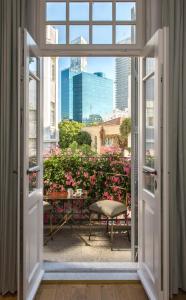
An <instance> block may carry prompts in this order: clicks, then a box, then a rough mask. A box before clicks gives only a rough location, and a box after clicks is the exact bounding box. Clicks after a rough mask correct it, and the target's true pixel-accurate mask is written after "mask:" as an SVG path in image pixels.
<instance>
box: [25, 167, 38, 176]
mask: <svg viewBox="0 0 186 300" xmlns="http://www.w3.org/2000/svg"><path fill="white" fill-rule="evenodd" d="M38 172H40V167H39V166H35V167H32V168H29V169H28V170H27V175H29V174H32V173H38Z"/></svg>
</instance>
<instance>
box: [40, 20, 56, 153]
mask: <svg viewBox="0 0 186 300" xmlns="http://www.w3.org/2000/svg"><path fill="white" fill-rule="evenodd" d="M46 34H47V40H48V43H49V42H51V43H53V42H54V41H57V39H58V34H57V31H56V30H55V29H54V28H53V27H52V26H47V33H46ZM43 82H44V88H43V93H44V94H43V96H44V97H43V110H44V114H43V118H44V134H43V151H44V153H47V152H48V151H50V149H52V148H53V147H55V146H56V145H57V143H58V58H56V57H45V58H44V81H43Z"/></svg>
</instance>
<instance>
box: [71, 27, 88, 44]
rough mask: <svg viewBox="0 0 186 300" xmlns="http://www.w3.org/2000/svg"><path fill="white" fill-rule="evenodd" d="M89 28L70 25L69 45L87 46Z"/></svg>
mask: <svg viewBox="0 0 186 300" xmlns="http://www.w3.org/2000/svg"><path fill="white" fill-rule="evenodd" d="M88 43H89V26H88V25H71V26H70V44H88Z"/></svg>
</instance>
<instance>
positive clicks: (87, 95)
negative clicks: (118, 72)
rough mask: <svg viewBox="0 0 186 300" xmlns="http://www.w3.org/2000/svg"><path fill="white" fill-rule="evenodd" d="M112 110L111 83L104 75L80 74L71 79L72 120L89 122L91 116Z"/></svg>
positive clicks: (101, 114)
mask: <svg viewBox="0 0 186 300" xmlns="http://www.w3.org/2000/svg"><path fill="white" fill-rule="evenodd" d="M112 110H113V81H112V80H111V79H108V78H105V77H104V74H103V73H101V72H97V73H94V74H91V73H86V72H82V73H80V74H78V75H76V76H74V77H73V120H75V121H78V122H89V118H90V116H91V115H94V114H95V115H100V116H101V117H103V118H104V117H105V115H106V114H109V113H111V112H112Z"/></svg>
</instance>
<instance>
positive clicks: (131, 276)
mask: <svg viewBox="0 0 186 300" xmlns="http://www.w3.org/2000/svg"><path fill="white" fill-rule="evenodd" d="M43 280H46V281H47V280H49V281H50V280H65V281H72V280H75V281H87V280H88V281H95V280H96V281H98V280H99V281H102V280H104V281H105V280H108V281H112V282H114V281H118V280H122V281H125V280H136V281H139V276H138V274H137V272H134V273H127V272H126V273H125V272H123V273H104V272H103V273H97V272H96V273H45V274H44V277H43Z"/></svg>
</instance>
